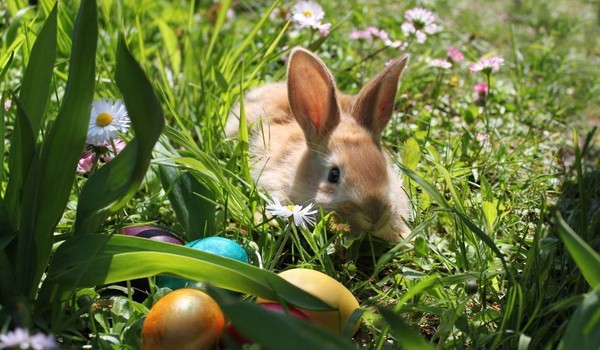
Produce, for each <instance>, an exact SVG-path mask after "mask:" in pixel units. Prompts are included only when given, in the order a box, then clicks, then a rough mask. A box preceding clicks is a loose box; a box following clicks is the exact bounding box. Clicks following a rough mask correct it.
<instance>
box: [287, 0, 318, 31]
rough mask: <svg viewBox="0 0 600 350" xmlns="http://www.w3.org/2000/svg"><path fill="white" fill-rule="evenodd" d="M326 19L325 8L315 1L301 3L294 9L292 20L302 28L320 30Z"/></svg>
mask: <svg viewBox="0 0 600 350" xmlns="http://www.w3.org/2000/svg"><path fill="white" fill-rule="evenodd" d="M324 17H325V12H323V8H322V7H321V5H319V4H317V3H316V2H314V1H300V2H299V3H297V4H296V5H294V7H293V8H292V20H293V21H295V22H297V23H298V25H300V27H301V28H304V27H312V28H318V27H319V26H320V25H321V20H322V19H323V18H324Z"/></svg>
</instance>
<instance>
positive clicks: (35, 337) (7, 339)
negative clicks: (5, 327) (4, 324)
mask: <svg viewBox="0 0 600 350" xmlns="http://www.w3.org/2000/svg"><path fill="white" fill-rule="evenodd" d="M57 346H58V344H57V343H56V339H54V336H53V335H45V334H43V333H35V334H30V333H29V331H28V330H27V329H25V328H16V329H15V330H14V331H10V332H7V333H4V334H0V349H4V348H19V349H36V350H37V349H45V350H47V349H55V348H56V347H57Z"/></svg>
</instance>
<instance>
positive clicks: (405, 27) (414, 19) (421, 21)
mask: <svg viewBox="0 0 600 350" xmlns="http://www.w3.org/2000/svg"><path fill="white" fill-rule="evenodd" d="M404 18H405V19H406V21H407V22H405V23H403V24H402V26H401V29H402V32H403V33H404V35H406V36H410V35H414V36H415V37H416V38H417V42H418V43H420V44H422V43H424V42H425V40H426V39H427V34H435V33H437V32H438V31H439V30H440V27H439V26H438V25H437V24H436V23H435V15H434V14H433V12H431V11H429V10H426V9H424V8H421V7H416V8H413V9H410V10H408V11H406V12H405V13H404Z"/></svg>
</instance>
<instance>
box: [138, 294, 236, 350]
mask: <svg viewBox="0 0 600 350" xmlns="http://www.w3.org/2000/svg"><path fill="white" fill-rule="evenodd" d="M224 325H225V317H224V316H223V313H222V312H221V309H220V308H219V305H217V303H216V302H215V301H214V300H213V299H212V298H211V297H210V296H208V294H206V293H204V292H203V291H201V290H198V289H190V288H183V289H179V290H176V291H173V292H171V293H169V294H167V295H165V296H164V297H162V298H161V299H160V300H159V301H158V302H157V303H156V304H154V306H152V308H151V309H150V312H148V315H147V316H146V319H145V320H144V325H143V326H142V349H144V350H153V349H211V348H212V347H213V346H214V345H215V344H216V342H217V340H218V339H219V337H220V336H221V332H222V331H223V327H224Z"/></svg>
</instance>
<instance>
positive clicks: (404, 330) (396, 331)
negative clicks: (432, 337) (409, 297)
mask: <svg viewBox="0 0 600 350" xmlns="http://www.w3.org/2000/svg"><path fill="white" fill-rule="evenodd" d="M378 309H379V312H380V313H381V315H382V316H383V318H384V319H385V321H386V322H387V323H388V324H389V326H390V331H391V333H392V334H393V335H394V336H395V337H396V340H397V341H398V343H399V344H400V345H401V346H402V349H406V350H427V349H434V348H435V347H434V346H433V345H431V344H429V343H428V342H427V341H426V340H425V339H423V337H421V336H420V335H419V333H417V332H416V331H414V330H413V329H412V328H410V327H409V326H408V325H407V324H406V323H405V322H404V320H403V319H402V318H401V317H400V316H399V315H398V314H396V313H395V312H393V311H391V310H389V309H386V308H383V307H380V308H378Z"/></svg>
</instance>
